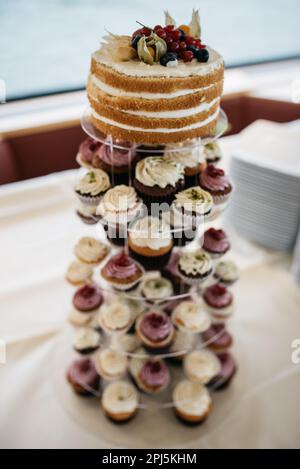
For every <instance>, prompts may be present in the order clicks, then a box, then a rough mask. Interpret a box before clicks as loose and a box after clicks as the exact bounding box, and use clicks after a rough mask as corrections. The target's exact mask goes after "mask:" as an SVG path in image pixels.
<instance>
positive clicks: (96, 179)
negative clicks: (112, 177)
mask: <svg viewBox="0 0 300 469" xmlns="http://www.w3.org/2000/svg"><path fill="white" fill-rule="evenodd" d="M109 188H110V181H109V177H108V175H107V174H106V173H105V172H104V171H102V170H101V169H94V170H92V171H88V172H87V173H86V174H85V175H84V176H83V177H82V178H81V179H80V181H79V182H78V184H77V185H76V187H75V192H76V194H77V196H78V198H79V200H80V201H81V202H82V203H83V204H84V205H93V206H95V205H98V204H99V202H100V199H101V197H102V196H103V195H104V194H105V192H106V191H107V190H108V189H109Z"/></svg>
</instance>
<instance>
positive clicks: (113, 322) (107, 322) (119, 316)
mask: <svg viewBox="0 0 300 469" xmlns="http://www.w3.org/2000/svg"><path fill="white" fill-rule="evenodd" d="M131 323H132V316H131V311H130V309H129V307H128V306H127V305H126V304H125V303H123V302H121V301H119V300H114V301H112V302H110V303H109V304H103V305H102V306H101V308H100V314H99V324H100V326H101V327H102V328H103V329H104V330H105V331H106V332H107V333H110V334H112V333H125V332H126V331H127V330H128V329H129V328H130V326H131Z"/></svg>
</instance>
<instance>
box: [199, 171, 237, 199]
mask: <svg viewBox="0 0 300 469" xmlns="http://www.w3.org/2000/svg"><path fill="white" fill-rule="evenodd" d="M199 183H200V186H201V187H202V189H204V190H205V191H207V192H209V193H210V194H211V195H212V198H213V200H214V203H215V204H223V203H224V202H226V201H227V200H228V198H229V195H230V193H231V191H232V185H231V184H230V182H229V180H228V178H227V176H226V175H225V173H224V171H223V169H220V168H216V167H215V166H214V165H213V164H209V165H208V166H207V168H206V169H205V171H203V173H201V174H200V177H199Z"/></svg>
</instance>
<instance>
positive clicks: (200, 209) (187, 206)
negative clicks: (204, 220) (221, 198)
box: [173, 186, 213, 216]
mask: <svg viewBox="0 0 300 469" xmlns="http://www.w3.org/2000/svg"><path fill="white" fill-rule="evenodd" d="M212 207H213V198H212V196H211V195H210V193H209V192H207V191H204V190H203V189H201V187H198V186H195V187H190V188H189V189H185V190H184V191H181V192H178V193H177V194H176V195H175V201H174V203H173V208H175V210H178V211H180V212H182V213H184V212H185V213H195V214H196V215H199V216H201V215H205V214H208V213H210V212H211V210H212Z"/></svg>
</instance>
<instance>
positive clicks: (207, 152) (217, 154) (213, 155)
mask: <svg viewBox="0 0 300 469" xmlns="http://www.w3.org/2000/svg"><path fill="white" fill-rule="evenodd" d="M203 150H204V156H205V158H206V159H207V160H209V161H210V160H215V159H219V158H221V156H222V152H221V148H220V145H219V144H218V142H211V143H207V144H206V145H204V149H203Z"/></svg>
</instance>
